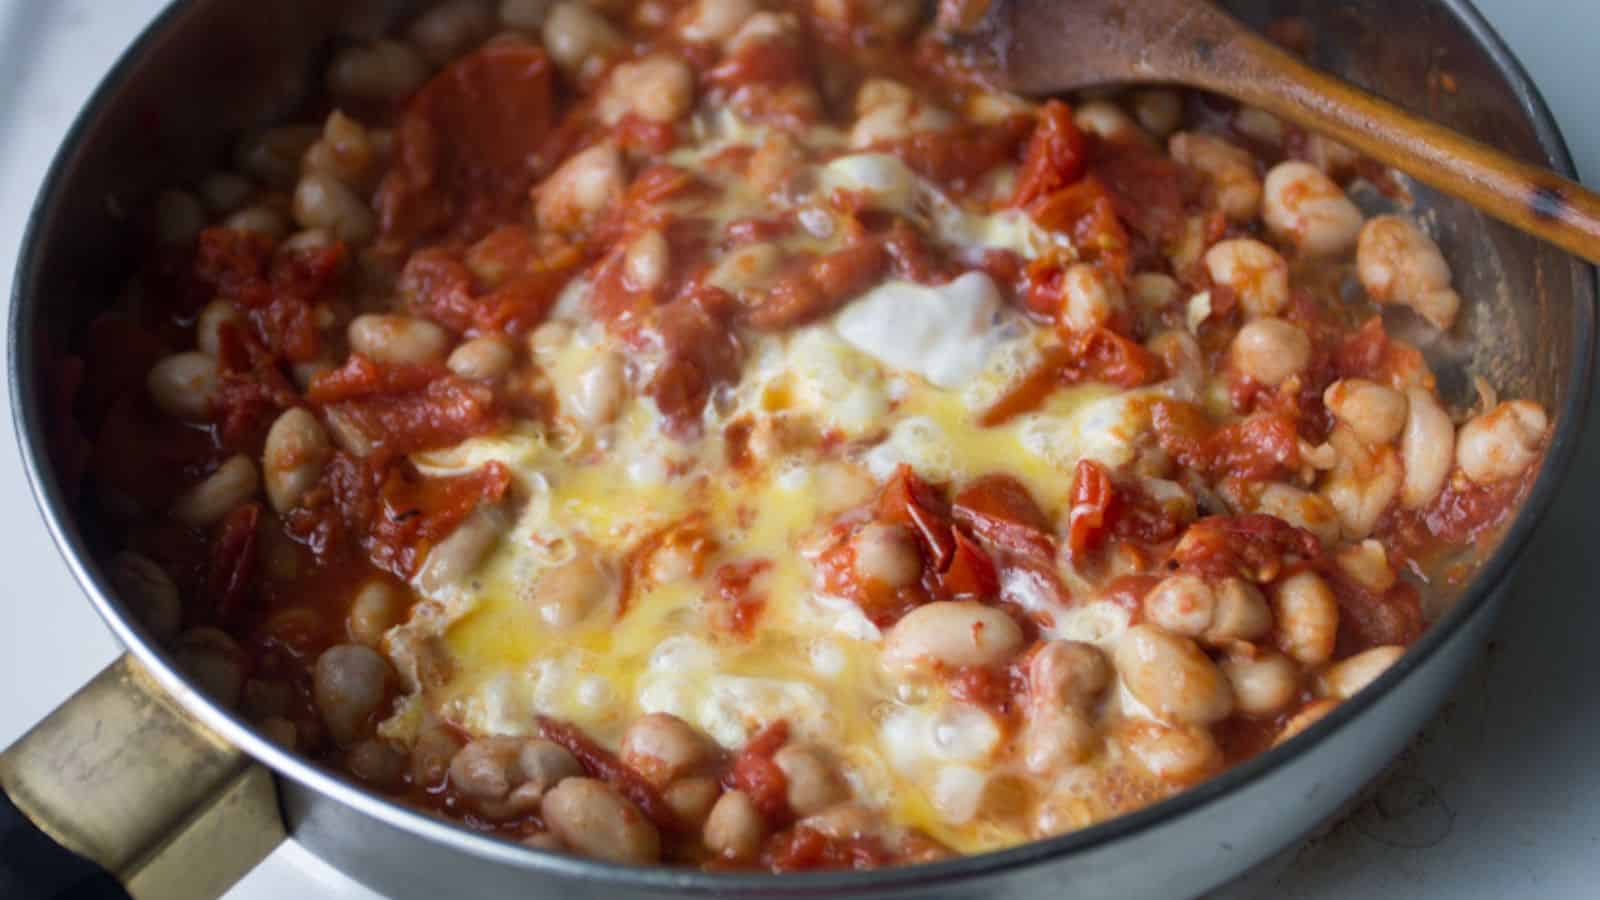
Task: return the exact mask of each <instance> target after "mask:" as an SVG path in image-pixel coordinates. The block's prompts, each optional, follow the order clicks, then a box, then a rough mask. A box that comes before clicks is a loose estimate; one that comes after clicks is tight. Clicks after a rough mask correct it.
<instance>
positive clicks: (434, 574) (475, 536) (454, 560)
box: [417, 506, 512, 593]
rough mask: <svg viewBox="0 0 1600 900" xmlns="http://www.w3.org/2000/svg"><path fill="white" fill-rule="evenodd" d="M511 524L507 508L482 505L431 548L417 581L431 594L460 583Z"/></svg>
mask: <svg viewBox="0 0 1600 900" xmlns="http://www.w3.org/2000/svg"><path fill="white" fill-rule="evenodd" d="M511 524H512V523H511V516H510V514H509V513H508V512H507V511H506V510H505V509H504V508H502V507H499V506H489V507H480V508H479V509H477V510H476V511H474V512H473V513H472V515H471V516H468V517H467V520H466V521H465V522H462V523H461V524H460V525H458V526H456V530H455V531H453V532H451V533H450V536H449V537H447V538H445V539H444V540H442V541H440V542H439V543H437V544H435V545H434V546H433V549H432V550H430V551H428V558H427V560H426V561H425V562H423V564H422V571H421V572H419V573H417V583H418V584H419V585H421V587H422V589H423V590H424V591H428V592H430V593H431V592H436V591H440V590H443V589H445V588H447V587H450V586H452V585H456V584H459V583H461V582H462V581H463V580H465V579H466V577H467V576H468V575H471V574H472V572H473V570H475V569H477V568H478V563H480V562H482V561H483V558H484V557H485V556H487V555H488V554H489V551H490V549H492V548H493V547H494V545H495V542H496V541H499V540H500V536H501V535H503V534H505V533H506V532H507V531H509V530H510V528H511Z"/></svg>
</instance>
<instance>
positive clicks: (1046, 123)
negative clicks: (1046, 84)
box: [1011, 100, 1089, 228]
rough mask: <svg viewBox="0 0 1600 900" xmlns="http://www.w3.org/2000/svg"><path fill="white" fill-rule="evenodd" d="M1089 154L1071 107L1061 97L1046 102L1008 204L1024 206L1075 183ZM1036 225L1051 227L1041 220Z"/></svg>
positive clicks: (1080, 176)
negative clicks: (1074, 120)
mask: <svg viewBox="0 0 1600 900" xmlns="http://www.w3.org/2000/svg"><path fill="white" fill-rule="evenodd" d="M1088 154H1089V142H1088V139H1087V138H1085V137H1084V134H1083V132H1082V131H1080V130H1078V126H1077V125H1076V124H1075V123H1074V122H1073V121H1072V107H1070V106H1068V105H1067V104H1065V103H1063V102H1061V101H1060V100H1051V101H1049V102H1047V103H1045V105H1044V108H1043V109H1041V110H1039V125H1038V127H1037V128H1035V129H1034V132H1033V138H1032V140H1030V141H1029V142H1028V151H1027V153H1026V154H1025V155H1024V156H1023V158H1022V170H1021V171H1020V172H1018V173H1017V191H1016V193H1015V194H1014V195H1012V198H1011V205H1012V206H1016V207H1019V208H1024V209H1026V208H1028V207H1030V206H1032V205H1033V204H1034V202H1035V201H1038V200H1042V199H1044V198H1046V197H1049V196H1051V195H1052V194H1055V193H1057V192H1058V191H1060V190H1062V189H1063V188H1066V187H1070V186H1072V185H1074V184H1076V183H1077V182H1078V180H1079V179H1080V178H1082V177H1083V174H1084V169H1085V167H1086V165H1087V163H1088ZM1035 218H1037V216H1035ZM1039 224H1041V225H1044V226H1045V227H1046V228H1049V227H1052V226H1050V225H1048V224H1046V223H1045V222H1043V221H1041V222H1040V223H1039Z"/></svg>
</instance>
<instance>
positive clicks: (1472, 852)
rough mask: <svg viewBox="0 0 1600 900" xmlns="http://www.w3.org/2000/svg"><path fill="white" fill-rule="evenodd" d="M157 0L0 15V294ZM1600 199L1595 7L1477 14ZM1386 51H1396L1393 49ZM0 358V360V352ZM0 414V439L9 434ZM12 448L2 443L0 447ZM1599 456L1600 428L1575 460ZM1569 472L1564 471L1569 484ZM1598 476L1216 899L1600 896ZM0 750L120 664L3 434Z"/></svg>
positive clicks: (12, 7)
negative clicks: (1489, 616) (1371, 736)
mask: <svg viewBox="0 0 1600 900" xmlns="http://www.w3.org/2000/svg"><path fill="white" fill-rule="evenodd" d="M163 5H164V3H163V0H0V248H4V249H0V288H6V290H5V291H4V294H5V295H6V296H9V289H8V287H7V286H9V284H10V282H11V275H12V272H13V270H14V268H15V251H14V249H13V248H15V247H16V246H17V244H18V242H19V240H20V237H21V234H22V230H23V225H24V221H25V217H26V215H27V211H28V209H29V206H30V204H31V203H32V199H33V195H34V193H35V191H36V190H37V188H38V185H39V182H40V179H41V177H42V175H43V173H44V170H45V167H46V165H47V164H48V161H49V159H50V157H51V154H53V153H54V151H55V149H56V146H57V144H58V143H59V142H60V140H61V138H62V135H63V134H64V133H65V131H66V128H67V126H68V124H69V122H70V120H71V118H72V116H73V115H74V113H75V111H76V110H77V109H78V107H79V106H80V105H81V104H82V102H83V101H84V100H85V99H86V98H87V97H88V95H89V92H90V91H91V90H92V88H93V87H94V85H95V84H96V83H97V82H98V81H99V79H100V77H101V76H102V74H103V73H104V72H105V70H106V69H107V68H108V67H109V66H110V65H111V63H112V61H113V60H114V59H115V57H116V55H117V54H118V53H119V52H120V51H121V49H122V48H123V47H124V46H125V45H126V44H127V43H128V42H129V41H130V40H131V39H132V37H133V35H134V34H135V33H136V31H137V30H138V29H139V28H140V27H142V26H143V25H144V23H146V22H147V21H149V19H150V18H151V17H152V16H153V15H154V14H155V12H156V11H157V10H158V9H159V8H161V7H162V6H163ZM1479 5H1480V6H1481V7H1482V8H1483V9H1484V11H1485V12H1486V13H1487V14H1488V15H1489V17H1490V19H1491V20H1492V21H1493V22H1494V24H1495V25H1496V26H1497V27H1499V28H1500V29H1501V30H1502V33H1503V34H1505V35H1506V37H1507V39H1508V40H1509V41H1510V43H1511V45H1512V46H1513V48H1514V49H1515V50H1516V51H1517V53H1518V54H1519V55H1520V56H1521V57H1522V59H1523V61H1524V62H1525V63H1526V64H1527V66H1528V67H1529V69H1531V70H1532V72H1533V74H1534V77H1535V79H1536V80H1537V81H1538V83H1539V85H1540V87H1541V88H1542V89H1543V90H1544V92H1545V96H1546V97H1547V98H1548V99H1549V101H1550V103H1551V105H1552V107H1553V108H1554V109H1555V113H1556V116H1557V118H1558V119H1559V120H1560V121H1561V123H1562V125H1563V127H1564V128H1565V129H1566V134H1567V137H1568V139H1569V140H1570V141H1571V142H1572V144H1573V147H1574V151H1575V153H1576V155H1577V157H1578V161H1579V166H1580V168H1581V169H1582V171H1583V174H1584V175H1585V176H1586V178H1587V179H1588V180H1589V181H1590V183H1592V184H1600V116H1597V115H1596V112H1597V110H1596V107H1595V103H1594V100H1595V97H1596V85H1600V56H1597V55H1596V54H1595V53H1594V44H1593V41H1594V36H1595V35H1596V34H1597V33H1600V2H1597V0H1480V2H1479ZM1395 39H1396V40H1404V39H1405V36H1404V35H1398V36H1396V37H1395ZM0 352H3V351H0ZM6 403H7V401H6V400H5V399H0V421H9V420H10V415H9V410H8V409H6V408H5V404H6ZM7 430H9V429H7ZM1596 453H1600V424H1597V425H1596V426H1595V427H1591V428H1590V429H1589V434H1588V435H1587V437H1586V440H1585V443H1584V447H1583V448H1582V449H1581V450H1580V454H1582V459H1583V460H1584V461H1587V460H1589V459H1593V458H1595V457H1594V455H1595V454H1596ZM1585 466H1586V462H1580V463H1579V467H1580V469H1582V468H1584V467H1585ZM1596 499H1600V472H1597V471H1595V470H1593V469H1592V468H1591V470H1590V471H1581V472H1580V473H1578V474H1576V475H1575V476H1574V477H1573V478H1572V479H1571V480H1570V481H1569V482H1568V486H1567V488H1566V490H1565V491H1564V500H1563V503H1562V504H1561V505H1560V506H1559V507H1558V510H1557V512H1556V514H1555V516H1554V517H1553V518H1552V520H1551V521H1550V522H1549V523H1548V524H1547V525H1546V526H1545V528H1544V530H1543V533H1542V534H1541V535H1540V537H1539V538H1538V540H1537V542H1536V544H1535V546H1534V548H1533V549H1532V550H1531V551H1530V552H1529V554H1528V559H1527V564H1526V566H1525V567H1524V569H1525V572H1524V575H1523V580H1522V584H1521V587H1520V589H1519V591H1518V593H1517V596H1516V597H1515V598H1514V599H1513V602H1512V603H1511V604H1510V606H1511V609H1510V611H1509V613H1508V615H1507V616H1506V619H1505V621H1504V622H1503V623H1502V625H1501V627H1500V630H1499V632H1498V640H1497V643H1496V647H1495V648H1494V649H1493V650H1492V651H1491V653H1490V654H1489V656H1488V658H1487V659H1486V661H1485V663H1484V664H1483V665H1481V666H1480V667H1479V668H1478V670H1477V671H1476V672H1474V674H1473V675H1472V676H1471V677H1470V678H1469V679H1468V680H1467V682H1466V683H1465V684H1463V685H1462V687H1461V689H1460V690H1459V691H1458V692H1457V695H1456V697H1455V699H1454V700H1453V701H1452V702H1451V704H1450V707H1449V708H1448V709H1447V711H1446V712H1445V713H1444V714H1443V716H1442V717H1441V718H1440V720H1439V721H1437V722H1435V723H1434V724H1433V725H1432V726H1430V727H1429V729H1428V731H1427V732H1426V733H1425V734H1424V736H1423V737H1422V738H1421V739H1420V740H1419V741H1418V742H1417V744H1416V745H1415V746H1414V747H1413V749H1412V750H1411V751H1409V753H1408V756H1407V758H1406V759H1405V760H1404V761H1403V762H1402V763H1401V765H1400V766H1399V768H1398V770H1397V773H1396V774H1395V775H1393V776H1391V778H1390V779H1389V780H1388V781H1387V782H1386V784H1385V785H1384V786H1383V787H1381V788H1380V789H1379V790H1378V791H1377V792H1376V793H1375V795H1374V796H1373V798H1372V799H1371V800H1369V801H1368V802H1367V803H1366V804H1365V805H1363V806H1362V807H1361V808H1360V809H1359V810H1358V811H1357V813H1356V814H1355V815H1354V816H1352V817H1351V818H1350V819H1349V820H1347V821H1346V822H1345V823H1344V824H1343V825H1342V826H1340V827H1339V828H1337V829H1335V830H1334V831H1333V832H1332V833H1331V834H1330V835H1328V836H1325V837H1324V838H1322V839H1320V840H1318V841H1315V842H1313V843H1312V844H1311V845H1309V846H1307V847H1306V848H1302V849H1301V850H1299V851H1297V852H1294V853H1290V854H1286V855H1285V856H1284V857H1283V858H1281V859H1279V860H1277V861H1275V862H1274V863H1272V864H1270V865H1269V866H1267V867H1266V868H1265V870H1264V871H1262V872H1259V873H1257V874H1256V875H1254V876H1252V877H1251V878H1249V879H1246V881H1245V882H1244V883H1242V884H1240V885H1238V886H1236V887H1234V888H1232V889H1230V890H1228V891H1227V892H1226V896H1227V897H1228V898H1231V900H1267V898H1272V900H1280V898H1281V900H1321V898H1330V900H1331V898H1335V897H1338V898H1343V897H1351V896H1357V897H1420V896H1426V897H1450V898H1464V900H1466V898H1482V900H1489V898H1501V897H1518V896H1528V897H1534V896H1536V897H1541V898H1580V897H1593V896H1596V895H1597V894H1600V888H1597V887H1596V883H1597V882H1600V854H1597V853H1596V851H1597V849H1600V767H1595V766H1593V765H1592V764H1591V762H1592V760H1594V759H1595V758H1596V757H1595V748H1596V747H1597V746H1600V715H1597V710H1596V703H1595V702H1594V701H1593V700H1592V696H1593V695H1592V690H1591V689H1592V686H1593V685H1595V684H1600V652H1596V651H1595V649H1594V646H1593V645H1592V644H1591V643H1590V641H1594V640H1597V636H1600V602H1596V600H1600V598H1596V597H1595V593H1596V589H1595V585H1596V584H1600V554H1595V553H1594V552H1593V550H1592V549H1590V548H1589V547H1588V545H1587V542H1586V541H1585V540H1584V535H1585V533H1586V531H1587V530H1588V529H1587V527H1586V526H1587V525H1588V523H1587V521H1586V519H1587V516H1586V513H1587V508H1586V507H1587V506H1588V504H1590V503H1591V502H1592V501H1594V500H1596ZM0 510H4V511H5V513H4V514H5V520H4V521H5V525H4V530H3V532H0V533H3V535H4V539H3V540H0V572H3V573H5V577H4V579H3V580H0V684H4V685H9V686H10V690H9V691H7V692H6V696H5V702H4V704H3V706H0V746H5V745H6V744H9V743H10V742H11V741H13V740H15V739H16V738H17V737H18V736H20V735H21V734H22V732H23V731H25V730H26V729H27V728H28V727H29V726H30V725H32V723H33V722H35V721H37V720H38V719H39V718H40V717H42V716H43V715H44V714H45V713H46V712H48V711H49V710H50V709H51V708H52V707H54V706H55V705H56V704H57V703H59V702H60V701H61V700H62V699H64V698H65V697H66V696H67V695H68V694H70V693H71V692H72V691H73V690H74V689H76V688H77V687H79V686H80V685H81V684H83V683H84V682H85V681H86V680H88V678H89V677H90V676H91V675H93V674H94V673H95V672H96V671H98V670H99V669H100V668H101V667H102V666H104V665H105V664H106V663H107V662H109V661H110V660H111V659H112V658H113V657H114V656H115V655H116V653H117V647H116V645H115V643H114V642H113V641H112V639H111V637H110V635H109V633H108V632H107V631H106V629H105V628H104V626H103V625H102V624H101V623H100V621H99V620H98V619H97V618H96V616H95V614H94V612H93V611H92V610H91V608H90V606H89V604H88V603H87V602H86V601H85V600H84V599H83V597H82V595H81V593H80V592H79V590H78V588H77V586H76V585H75V584H74V583H73V581H72V579H71V577H70V576H69V575H68V573H67V571H66V568H65V567H64V566H63V565H62V563H61V562H60V560H59V557H58V555H57V553H56V550H55V548H54V546H53V545H52V544H51V542H50V539H49V537H48V535H46V533H45V530H44V528H43V526H42V525H41V524H40V522H39V520H38V518H37V516H36V515H35V512H34V506H33V500H32V498H31V496H30V495H29V493H28V489H27V486H26V483H25V481H24V478H23V475H22V471H21V468H20V466H19V464H18V461H17V453H16V445H15V442H14V441H13V439H12V436H11V435H10V434H0ZM228 896H229V898H230V900H277V898H282V897H304V898H361V900H373V898H374V897H375V895H374V894H372V893H371V892H370V891H367V890H366V889H364V888H362V887H361V886H359V885H357V884H355V883H354V882H352V881H351V880H349V879H348V878H346V877H344V876H343V875H342V874H340V873H338V872H336V871H334V870H333V869H331V868H330V867H328V866H327V865H325V864H323V863H322V862H321V861H320V860H318V859H316V858H315V857H313V856H311V855H310V854H309V853H307V852H306V851H304V850H302V849H300V848H299V847H298V846H297V845H295V844H293V843H292V842H291V843H289V844H286V845H284V846H283V847H282V848H281V849H279V850H278V851H277V852H276V853H275V854H273V856H272V857H271V858H270V859H269V860H268V861H267V862H266V863H265V864H264V865H262V866H261V867H260V868H259V869H257V870H256V871H255V872H253V873H252V874H251V875H250V876H248V877H247V878H246V879H245V880H244V881H243V882H241V883H240V884H239V885H238V886H237V887H236V888H235V889H234V890H233V892H232V893H230V894H229V895H228Z"/></svg>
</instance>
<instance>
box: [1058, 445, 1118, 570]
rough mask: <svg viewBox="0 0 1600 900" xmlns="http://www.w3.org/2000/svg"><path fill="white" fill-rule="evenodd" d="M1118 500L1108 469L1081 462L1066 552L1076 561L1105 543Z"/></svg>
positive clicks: (1071, 501) (1075, 479) (1075, 475)
mask: <svg viewBox="0 0 1600 900" xmlns="http://www.w3.org/2000/svg"><path fill="white" fill-rule="evenodd" d="M1115 499H1116V488H1115V487H1114V486H1113V485H1112V483H1111V473H1109V472H1107V471H1106V467H1105V466H1103V465H1101V464H1100V463H1097V462H1095V461H1094V460H1091V459H1080V460H1078V466H1077V468H1076V469H1075V470H1074V471H1073V474H1072V495H1071V497H1070V499H1069V504H1070V505H1069V507H1068V511H1067V550H1068V552H1069V553H1071V554H1072V557H1073V558H1074V559H1080V558H1082V557H1086V556H1088V555H1089V554H1091V553H1093V552H1095V551H1096V550H1098V549H1100V547H1101V546H1102V545H1103V544H1104V543H1105V539H1106V536H1107V535H1108V534H1109V533H1110V527H1111V504H1112V502H1113V501H1114V500H1115Z"/></svg>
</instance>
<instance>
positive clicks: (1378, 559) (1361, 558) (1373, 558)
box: [1333, 538, 1399, 594]
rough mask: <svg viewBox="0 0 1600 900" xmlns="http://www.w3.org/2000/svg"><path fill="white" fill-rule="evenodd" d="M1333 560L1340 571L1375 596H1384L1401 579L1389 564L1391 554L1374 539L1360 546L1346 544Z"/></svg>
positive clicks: (1363, 542) (1365, 541)
mask: <svg viewBox="0 0 1600 900" xmlns="http://www.w3.org/2000/svg"><path fill="white" fill-rule="evenodd" d="M1333 559H1334V562H1336V563H1338V565H1339V571H1341V572H1343V573H1344V574H1345V575H1346V576H1348V577H1349V578H1350V580H1352V581H1354V582H1355V583H1356V584H1359V585H1361V586H1362V587H1363V588H1365V589H1367V590H1368V591H1371V592H1372V593H1374V594H1383V593H1384V592H1385V591H1387V590H1389V589H1390V588H1392V587H1394V585H1395V582H1396V581H1397V580H1398V579H1399V573H1397V572H1396V571H1395V570H1394V566H1392V565H1390V564H1389V552H1388V551H1387V550H1386V549H1384V546H1383V544H1382V543H1380V542H1378V541H1375V540H1373V539H1372V538H1367V539H1366V540H1364V541H1362V542H1360V543H1359V544H1345V545H1344V546H1343V547H1340V548H1339V549H1338V551H1337V552H1336V553H1335V554H1334V557H1333Z"/></svg>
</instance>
